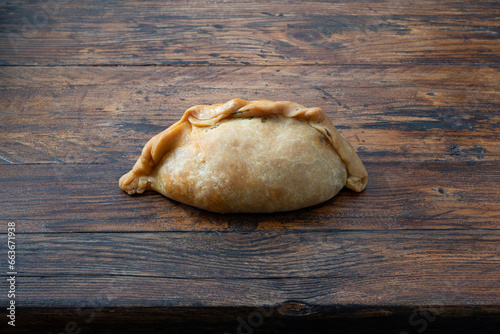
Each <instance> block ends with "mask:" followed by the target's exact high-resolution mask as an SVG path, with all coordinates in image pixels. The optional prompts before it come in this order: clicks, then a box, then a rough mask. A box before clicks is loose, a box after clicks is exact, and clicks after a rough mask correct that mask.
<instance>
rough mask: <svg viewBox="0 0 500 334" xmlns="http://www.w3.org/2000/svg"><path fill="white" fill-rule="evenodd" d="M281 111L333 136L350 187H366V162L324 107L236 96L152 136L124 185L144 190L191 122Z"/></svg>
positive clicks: (209, 123) (190, 112)
mask: <svg viewBox="0 0 500 334" xmlns="http://www.w3.org/2000/svg"><path fill="white" fill-rule="evenodd" d="M271 114H279V115H283V116H286V117H290V118H298V119H301V120H306V121H308V122H309V124H310V125H311V126H312V127H314V128H315V129H316V130H318V131H319V132H321V133H322V134H323V135H324V136H325V137H326V138H328V139H329V141H330V143H331V144H332V146H333V148H334V149H335V151H336V152H337V153H338V155H339V156H340V158H341V159H342V161H343V162H344V164H345V166H346V169H347V174H348V176H347V182H346V187H348V188H350V189H352V190H354V191H358V192H359V191H362V190H363V189H364V188H365V187H366V182H367V177H368V174H367V172H366V169H365V167H364V166H363V163H362V162H361V160H360V159H359V157H358V155H357V154H356V152H355V151H354V149H353V148H352V146H351V144H349V142H348V141H347V139H346V138H345V137H344V136H343V135H342V134H340V133H339V132H338V130H337V129H336V128H335V126H334V125H333V123H332V121H331V120H330V118H329V117H328V115H327V114H326V113H325V112H324V111H323V110H322V109H321V108H306V107H304V106H302V105H300V104H297V103H293V102H287V101H278V102H273V101H245V100H242V99H232V100H230V101H228V102H226V103H224V104H214V105H198V106H194V107H191V108H189V109H188V110H186V112H185V113H184V115H183V116H182V118H181V119H180V120H179V121H178V122H176V123H175V124H173V125H172V126H170V127H169V128H168V129H166V130H165V131H163V132H161V133H159V134H157V135H156V136H154V137H153V138H151V139H150V140H149V141H148V143H147V144H146V146H144V149H143V150H142V154H141V157H140V158H139V160H137V162H136V163H135V165H134V167H133V169H132V170H131V171H130V172H128V173H127V174H125V175H123V176H122V177H121V178H120V182H119V184H120V188H121V189H123V190H124V191H126V192H127V193H128V194H134V193H142V192H144V190H146V188H147V183H148V175H149V174H150V173H151V171H152V169H153V167H154V166H155V165H156V164H158V163H159V162H160V161H161V159H162V158H163V156H164V155H165V154H166V153H167V152H169V151H170V150H171V149H172V148H173V147H175V145H176V144H177V143H178V141H179V140H180V139H181V137H182V133H183V130H185V128H186V127H187V126H191V125H195V126H198V127H205V126H212V125H214V124H216V123H217V122H219V121H220V120H222V119H225V118H230V117H233V118H240V117H241V118H246V117H252V116H253V117H264V116H266V115H271Z"/></svg>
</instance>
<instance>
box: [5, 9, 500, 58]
mask: <svg viewBox="0 0 500 334" xmlns="http://www.w3.org/2000/svg"><path fill="white" fill-rule="evenodd" d="M499 14H500V8H499V7H498V2H497V1H494V0H480V1H479V0H474V1H473V0H468V1H460V2H457V1H452V0H447V1H437V0H433V1H429V0H427V1H417V2H407V1H335V2H329V1H324V2H318V1H300V2H299V1H293V0H288V1H279V2H270V1H262V0H260V1H254V0H252V1H249V0H233V1H224V3H220V2H218V1H168V2H167V1H162V2H157V1H123V2H114V3H111V4H110V3H107V2H104V1H100V0H95V1H91V0H88V1H64V0H63V1H57V2H55V1H46V2H33V1H28V0H25V1H15V2H3V3H2V6H1V7H0V16H1V17H2V20H1V21H0V50H1V51H0V58H1V63H2V64H4V65H83V64H85V65H111V64H121V65H131V64H141V65H142V64H156V65H207V64H216V65H234V64H237V65H248V64H254V65H257V64H260V65H283V64H287V65H291V64H410V63H411V64H414V63H420V64H428V63H482V64H497V63H498V62H499V60H500V58H499V51H500V44H499V43H498V37H499V36H498V34H499V29H498V27H499V26H498V21H497V18H498V16H499Z"/></svg>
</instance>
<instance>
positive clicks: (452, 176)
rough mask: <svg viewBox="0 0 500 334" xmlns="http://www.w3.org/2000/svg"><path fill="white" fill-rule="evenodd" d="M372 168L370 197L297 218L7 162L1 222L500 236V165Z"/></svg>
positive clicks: (103, 170) (46, 226)
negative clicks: (196, 202)
mask: <svg viewBox="0 0 500 334" xmlns="http://www.w3.org/2000/svg"><path fill="white" fill-rule="evenodd" d="M366 167H367V170H368V172H369V175H370V177H371V179H370V183H369V185H368V187H367V189H366V190H365V191H363V192H362V193H355V192H353V191H350V190H348V189H343V190H342V191H341V192H340V193H339V194H338V195H337V196H336V197H334V198H333V199H331V200H329V201H327V202H326V203H324V204H320V205H317V206H314V207H310V208H306V209H302V210H298V211H294V212H289V213H278V214H259V215H251V214H239V215H238V214H226V215H223V214H215V213H210V212H207V211H204V210H199V209H196V208H193V207H190V206H187V205H184V204H181V203H178V202H175V201H172V200H169V199H167V198H165V197H163V196H161V195H159V194H157V193H154V192H147V193H145V194H143V195H138V196H129V195H127V194H126V193H124V192H123V191H121V190H120V189H119V188H118V178H119V177H120V176H121V175H122V174H123V173H124V172H126V171H128V168H129V166H127V165H125V166H120V165H118V164H113V165H106V164H77V165H72V164H41V165H38V164H35V165H25V166H22V165H21V166H20V165H3V166H2V175H1V176H0V182H1V183H2V189H1V190H0V194H2V197H3V199H4V200H3V203H2V213H3V217H2V218H3V219H6V220H13V221H17V222H18V227H17V229H18V232H20V233H60V232H64V233H68V232H89V231H95V232H98V231H109V232H126V231H136V232H141V231H204V232H236V233H249V232H252V231H259V230H269V231H287V230H291V231H297V233H299V232H300V231H323V230H330V231H331V230H406V229H410V230H433V229H445V230H447V229H465V230H474V229H487V230H492V231H494V230H498V229H499V217H500V210H499V207H498V205H497V204H498V200H499V191H498V187H495V186H493V185H494V184H497V183H498V182H499V181H500V180H499V173H498V164H497V163H476V162H472V163H471V162H461V163H459V162H455V163H453V164H452V165H450V164H449V163H447V162H420V163H401V164H396V163H372V162H369V163H367V164H366ZM400 233H405V232H395V234H400Z"/></svg>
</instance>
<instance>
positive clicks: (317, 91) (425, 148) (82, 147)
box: [0, 66, 500, 165]
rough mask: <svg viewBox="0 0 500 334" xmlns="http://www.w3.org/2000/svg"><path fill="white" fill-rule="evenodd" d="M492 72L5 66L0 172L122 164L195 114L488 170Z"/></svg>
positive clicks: (366, 157)
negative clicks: (287, 106) (303, 125)
mask: <svg viewBox="0 0 500 334" xmlns="http://www.w3.org/2000/svg"><path fill="white" fill-rule="evenodd" d="M499 83H500V67H498V66H484V67H483V66H481V67H465V66H459V67H457V66H398V67H378V66H376V67H375V66H349V67H344V66H328V67H327V66H321V67H296V66H290V67H289V66H280V67H227V66H223V67H206V68H179V67H174V68H157V67H105V68H102V67H98V68H92V67H91V68H88V67H84V68H80V67H55V68H54V67H49V68H47V67H29V68H27V67H22V68H19V67H3V68H0V108H1V109H2V110H3V111H4V112H3V113H0V124H2V125H3V126H0V138H1V139H0V143H1V145H0V157H1V158H0V164H2V163H3V164H7V163H59V162H66V163H114V162H118V161H120V162H122V163H123V162H126V161H128V162H127V163H128V164H130V165H132V164H133V162H135V160H136V159H137V157H138V155H139V153H140V151H141V149H142V146H143V145H144V144H145V143H146V142H147V140H148V139H149V138H150V137H152V136H153V135H155V134H157V133H158V132H160V131H162V130H164V129H165V128H167V127H168V126H169V125H171V124H172V123H174V122H175V121H177V120H178V119H179V118H180V117H181V115H182V114H183V113H184V111H185V110H186V109H187V108H189V107H191V106H193V105H197V104H213V103H220V102H225V101H228V100H230V99H231V98H235V97H240V98H245V99H248V100H254V99H268V100H290V101H294V102H298V103H301V104H303V105H305V106H308V107H321V108H323V109H324V110H325V111H327V112H328V114H329V115H330V116H331V118H332V119H333V121H334V124H336V125H337V127H338V128H339V130H340V131H341V132H342V133H343V134H344V135H345V136H346V137H347V138H348V139H349V140H350V142H351V143H352V145H353V146H354V147H355V148H356V149H357V151H358V153H359V154H360V156H361V158H362V160H363V161H377V162H378V161H381V160H383V161H393V162H414V161H415V160H418V161H423V160H434V161H435V160H439V161H449V162H455V161H497V160H498V157H499V154H500V148H499V146H498V145H497V141H498V137H499V134H500V130H499V129H498V123H499V114H498V107H499V106H500V94H499V93H498V92H499V91H500V84H499Z"/></svg>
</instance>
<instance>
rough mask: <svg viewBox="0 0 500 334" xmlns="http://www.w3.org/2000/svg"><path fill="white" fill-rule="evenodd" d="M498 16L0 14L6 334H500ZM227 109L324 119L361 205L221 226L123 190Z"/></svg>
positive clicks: (384, 4) (229, 6)
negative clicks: (170, 141) (138, 170)
mask: <svg viewBox="0 0 500 334" xmlns="http://www.w3.org/2000/svg"><path fill="white" fill-rule="evenodd" d="M499 16H500V7H499V6H498V1H493V0H492V1H488V0H478V1H471V0H467V1H452V0H445V1H437V0H434V1H431V0H422V1H414V2H408V1H400V0H393V1H388V0H381V1H378V0H377V1H375V0H374V1H369V0H368V1H362V0H359V1H294V0H287V1H260V0H259V1H251V0H228V1H224V2H222V1H212V0H208V1H192V0H183V1H153V0H147V1H102V0H86V1H66V0H59V1H55V0H54V1H53V0H46V1H29V0H20V1H1V0H0V226H3V227H1V228H0V231H1V233H2V234H1V235H0V244H1V245H0V249H2V250H4V254H6V252H7V249H6V245H7V243H6V233H5V232H6V226H7V223H8V222H15V223H16V233H17V235H16V238H17V242H18V244H17V248H16V251H17V253H16V254H17V258H16V261H17V264H16V270H17V271H18V275H17V276H16V280H17V285H16V289H17V291H16V294H17V298H16V303H17V305H18V308H17V312H18V313H17V315H18V326H17V327H16V328H15V329H14V330H13V331H11V332H12V333H14V332H17V333H38V332H41V333H48V332H54V333H58V334H59V333H61V332H62V333H64V332H77V331H78V330H81V331H82V332H85V333H87V332H88V333H93V332H99V333H116V332H119V333H122V334H123V333H141V332H147V333H156V332H158V333H164V332H165V331H168V332H169V333H182V332H189V333H192V332H200V331H201V332H203V331H204V332H218V333H235V332H236V333H241V332H245V333H247V332H248V333H250V332H251V331H254V332H255V333H283V332H286V333H294V332H296V333H315V332H321V331H324V330H325V328H330V329H331V330H332V331H334V332H335V333H370V334H373V333H384V334H385V333H399V334H409V333H422V332H424V331H425V333H426V334H427V333H429V334H430V333H445V332H453V333H471V332H474V333H476V332H482V333H495V334H496V331H497V330H498V327H499V326H500V322H499V321H500V320H499V319H500V316H499V315H500V303H499V301H500V284H499V281H498V278H499V277H500V219H499V218H500V210H499V209H500V207H499V205H498V203H499V190H498V189H499V186H498V185H499V183H500V182H499V181H500V180H499V177H500V174H499V168H498V164H499V160H500V159H499V156H500V146H499V145H498V140H499V138H500V130H499V127H498V124H499V120H500V118H499V113H498V109H499V106H500V95H499V92H500V44H499V43H498V38H499V36H498V34H499V33H500V29H499V21H498V17H499ZM115 65H116V66H115ZM234 97H240V98H244V99H248V100H257V99H269V100H290V101H294V102H298V103H301V104H303V105H305V106H308V107H321V108H323V109H324V110H325V111H327V112H328V114H329V115H330V116H331V118H332V119H333V121H334V123H335V124H336V126H337V127H338V129H339V130H340V131H341V132H342V133H343V134H344V135H345V136H346V137H347V138H348V139H349V141H350V142H351V143H352V145H353V146H354V147H355V149H356V151H357V152H358V154H359V156H360V157H361V159H362V161H363V162H364V163H365V165H366V167H367V169H368V173H369V182H368V187H367V189H366V190H365V191H363V192H362V193H354V192H352V191H349V190H346V189H344V190H342V191H341V192H340V193H339V195H338V196H336V197H335V198H334V199H332V200H330V201H327V202H326V203H324V204H321V205H317V206H314V207H310V208H306V209H302V210H298V211H294V212H289V213H277V214H260V215H249V214H231V215H221V214H214V213H209V212H205V211H202V210H198V209H196V208H192V207H189V206H187V205H184V204H180V203H177V202H175V201H171V200H169V199H166V198H164V197H162V196H161V195H159V194H157V193H153V192H148V193H145V194H143V195H141V196H134V197H131V196H128V195H126V194H125V193H124V192H122V191H121V190H120V189H119V188H118V178H119V177H120V176H121V175H122V174H123V173H125V172H127V171H128V170H129V169H130V168H131V167H132V165H133V163H134V162H135V160H136V159H137V158H138V156H139V154H140V151H141V149H142V146H143V145H144V144H145V143H146V141H147V140H148V139H149V138H150V137H152V136H153V135H155V134H156V133H158V132H160V131H162V130H163V129H165V128H166V127H168V126H169V125H171V124H172V123H173V122H175V121H177V120H178V119H179V118H180V116H181V115H182V113H183V112H184V111H185V110H186V109H187V108H189V107H191V106H193V105H197V104H212V103H219V102H224V101H227V100H229V99H231V98H234ZM4 245H5V246H4ZM2 261H3V260H2ZM2 261H0V263H1V264H2V266H3V264H4V262H2ZM2 268H3V267H2ZM4 269H5V268H3V269H2V271H0V278H1V279H2V281H3V282H4V284H5V282H6V278H7V276H6V274H5V270H4ZM5 287H6V286H5ZM7 305H8V299H7V296H6V294H4V293H2V294H0V306H2V310H4V311H0V317H2V318H3V319H6V317H5V315H6V311H5V310H6V308H5V307H6V306H7ZM264 308H265V309H266V310H268V311H269V313H266V315H265V316H264V318H263V323H262V324H261V325H258V326H251V328H250V327H248V328H250V330H248V328H247V330H246V331H245V330H241V328H240V330H239V327H238V326H241V321H242V319H243V320H244V321H247V322H248V323H251V322H252V318H251V317H252V315H253V317H254V318H253V321H255V320H256V319H257V318H255V317H256V315H255V314H256V312H260V313H259V314H263V313H262V312H264ZM426 312H427V313H426ZM91 316H92V320H90V317H91ZM257 320H258V319H257ZM198 323H201V324H202V325H201V327H200V326H198V325H197V324H198ZM68 326H69V327H68ZM424 327H425V328H424ZM238 330H239V332H238Z"/></svg>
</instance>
